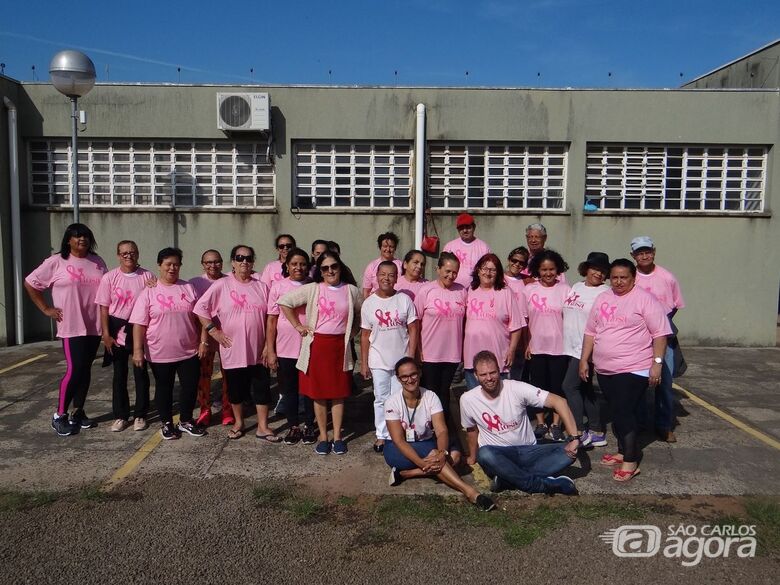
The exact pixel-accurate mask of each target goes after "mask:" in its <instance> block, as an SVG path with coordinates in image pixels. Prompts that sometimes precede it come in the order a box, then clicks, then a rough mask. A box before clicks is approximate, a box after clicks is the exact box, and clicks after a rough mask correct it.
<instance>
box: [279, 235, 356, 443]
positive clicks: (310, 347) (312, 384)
mask: <svg viewBox="0 0 780 585" xmlns="http://www.w3.org/2000/svg"><path fill="white" fill-rule="evenodd" d="M362 302H363V298H362V295H361V294H360V292H359V291H358V288H357V286H356V284H355V279H354V277H352V273H351V271H350V270H349V268H348V267H347V266H346V265H344V264H343V263H342V262H341V257H340V256H339V255H338V254H337V253H336V252H333V251H331V250H328V251H327V252H323V253H322V254H321V255H320V257H319V258H318V259H317V270H315V272H314V282H313V283H311V284H305V285H303V286H301V287H299V288H298V289H297V290H292V291H290V292H288V293H286V294H285V295H284V296H282V297H281V298H280V299H279V300H278V301H277V304H278V305H279V308H280V309H281V311H282V313H283V314H284V316H285V318H286V319H287V320H288V321H289V322H290V323H292V324H293V326H294V327H295V330H296V331H297V332H298V333H299V334H300V336H301V337H302V338H303V339H302V340H301V353H300V355H299V356H298V361H297V362H296V367H297V368H298V370H299V384H300V392H301V394H303V395H304V396H308V397H309V398H311V399H312V400H313V401H314V415H315V417H316V418H317V428H318V430H319V437H318V439H319V442H318V443H317V446H316V447H315V451H316V452H317V454H318V455H327V454H328V453H330V452H331V451H333V452H334V453H336V454H337V455H343V454H345V453H346V452H347V444H346V443H345V442H344V440H343V439H342V438H341V425H342V422H343V420H344V399H345V398H346V397H347V396H349V395H350V393H351V391H352V369H353V368H354V366H355V362H354V359H353V357H352V352H351V351H350V348H351V345H352V338H353V337H354V336H355V334H356V333H357V332H358V328H359V326H360V306H361V304H362ZM302 306H305V307H306V324H305V325H304V324H302V323H301V321H300V317H299V315H298V314H297V313H296V311H295V309H297V308H298V307H302ZM329 400H330V401H331V404H332V406H331V414H332V416H333V442H332V443H331V442H330V441H329V440H328V401H329Z"/></svg>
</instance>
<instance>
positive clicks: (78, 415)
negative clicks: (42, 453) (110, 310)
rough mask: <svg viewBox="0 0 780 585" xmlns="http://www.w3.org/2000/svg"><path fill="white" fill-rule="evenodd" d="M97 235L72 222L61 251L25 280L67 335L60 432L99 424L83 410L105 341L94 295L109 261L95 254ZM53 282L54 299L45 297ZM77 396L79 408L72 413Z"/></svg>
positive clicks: (57, 418)
mask: <svg viewBox="0 0 780 585" xmlns="http://www.w3.org/2000/svg"><path fill="white" fill-rule="evenodd" d="M96 247H97V244H96V242H95V236H94V235H92V231H91V230H90V229H89V228H88V227H87V226H85V225H84V224H82V223H73V224H70V225H69V226H68V227H67V228H66V229H65V233H64V234H63V236H62V242H61V244H60V251H59V253H57V254H54V255H53V256H49V257H48V258H47V259H46V260H44V261H43V263H42V264H41V265H40V266H38V268H36V269H35V270H33V271H32V272H31V273H30V274H29V275H28V276H27V278H25V280H24V288H25V290H26V291H27V294H28V295H29V296H30V299H31V300H32V302H33V304H35V306H36V307H38V310H40V311H41V313H43V314H44V315H46V316H47V317H49V318H50V319H54V320H55V321H56V322H57V337H59V338H60V339H62V349H63V352H64V353H65V363H66V370H65V375H64V376H63V378H62V380H61V381H60V393H59V400H58V401H57V411H56V412H55V413H54V415H53V416H52V419H51V428H53V429H54V431H55V432H56V433H57V434H58V435H59V436H61V437H66V436H68V435H72V434H74V433H77V432H78V431H79V429H89V428H92V427H95V426H97V424H96V423H95V422H94V421H93V420H92V419H90V418H89V417H88V416H87V415H86V413H85V412H84V402H85V401H86V399H87V392H88V391H89V384H90V381H91V377H92V374H91V371H92V362H93V361H94V360H95V355H96V354H97V350H98V346H99V345H100V334H101V330H100V315H99V312H98V308H97V305H96V304H95V295H96V294H97V290H98V286H99V285H100V280H101V278H102V277H103V275H104V274H105V273H106V272H107V268H106V263H105V262H103V259H102V258H101V257H100V256H98V255H96V254H95V248H96ZM48 288H51V297H52V301H53V304H52V305H51V306H50V305H49V304H48V303H47V302H46V299H44V297H43V291H44V290H46V289H48ZM71 401H73V406H74V407H75V410H74V411H73V413H72V414H71V417H70V420H69V419H68V408H69V407H70V403H71Z"/></svg>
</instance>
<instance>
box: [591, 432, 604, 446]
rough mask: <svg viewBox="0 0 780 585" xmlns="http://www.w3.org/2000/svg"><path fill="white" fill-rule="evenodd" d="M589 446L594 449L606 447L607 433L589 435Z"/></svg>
mask: <svg viewBox="0 0 780 585" xmlns="http://www.w3.org/2000/svg"><path fill="white" fill-rule="evenodd" d="M590 444H591V445H593V446H594V447H606V446H607V433H594V432H592V431H591V433H590Z"/></svg>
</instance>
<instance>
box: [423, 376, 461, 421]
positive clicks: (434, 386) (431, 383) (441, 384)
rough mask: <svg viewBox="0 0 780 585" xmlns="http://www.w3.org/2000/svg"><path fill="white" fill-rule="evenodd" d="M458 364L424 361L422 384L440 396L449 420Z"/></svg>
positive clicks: (445, 414)
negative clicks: (451, 387)
mask: <svg viewBox="0 0 780 585" xmlns="http://www.w3.org/2000/svg"><path fill="white" fill-rule="evenodd" d="M458 365H459V364H457V363H451V362H423V366H422V380H421V381H420V385H421V386H422V387H423V388H427V389H428V390H431V391H432V392H434V393H435V394H436V396H438V397H439V400H441V406H442V408H443V409H444V418H445V419H447V421H449V420H450V386H452V379H453V378H454V377H455V370H457V369H458Z"/></svg>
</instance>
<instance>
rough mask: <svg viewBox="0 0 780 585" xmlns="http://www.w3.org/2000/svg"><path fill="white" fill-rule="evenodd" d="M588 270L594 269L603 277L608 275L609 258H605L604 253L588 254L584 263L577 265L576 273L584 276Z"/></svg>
mask: <svg viewBox="0 0 780 585" xmlns="http://www.w3.org/2000/svg"><path fill="white" fill-rule="evenodd" d="M588 268H595V269H596V270H599V271H600V272H602V273H603V274H604V275H608V274H609V256H607V255H606V254H605V253H604V252H591V253H590V254H588V258H587V259H586V260H585V262H582V263H581V264H580V265H579V267H578V271H579V273H580V274H582V275H584V274H585V272H586V271H587V270H588Z"/></svg>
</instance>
